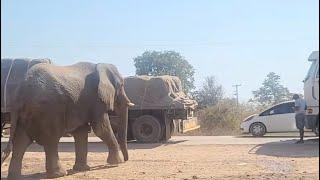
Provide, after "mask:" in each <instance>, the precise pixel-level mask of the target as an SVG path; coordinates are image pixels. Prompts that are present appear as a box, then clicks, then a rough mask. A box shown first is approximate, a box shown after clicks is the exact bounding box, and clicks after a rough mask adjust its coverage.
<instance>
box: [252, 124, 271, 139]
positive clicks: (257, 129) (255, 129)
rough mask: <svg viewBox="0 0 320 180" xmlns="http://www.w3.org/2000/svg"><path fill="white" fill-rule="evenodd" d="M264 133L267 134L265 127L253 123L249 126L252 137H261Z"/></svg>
mask: <svg viewBox="0 0 320 180" xmlns="http://www.w3.org/2000/svg"><path fill="white" fill-rule="evenodd" d="M266 132H267V130H266V127H265V126H264V125H263V124H262V123H253V124H252V125H251V126H250V133H251V134H252V135H253V136H258V137H261V136H263V135H265V134H266Z"/></svg>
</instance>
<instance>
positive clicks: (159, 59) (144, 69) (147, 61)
mask: <svg viewBox="0 0 320 180" xmlns="http://www.w3.org/2000/svg"><path fill="white" fill-rule="evenodd" d="M134 65H135V67H136V74H137V75H149V76H161V75H171V76H178V77H179V78H180V80H181V82H182V86H183V89H184V90H185V91H186V92H187V93H188V92H190V91H191V90H192V89H194V68H193V66H192V65H190V64H189V62H188V61H187V60H186V59H185V58H184V57H183V56H181V55H180V53H178V52H175V51H145V52H144V53H143V54H142V55H141V56H138V57H136V58H134Z"/></svg>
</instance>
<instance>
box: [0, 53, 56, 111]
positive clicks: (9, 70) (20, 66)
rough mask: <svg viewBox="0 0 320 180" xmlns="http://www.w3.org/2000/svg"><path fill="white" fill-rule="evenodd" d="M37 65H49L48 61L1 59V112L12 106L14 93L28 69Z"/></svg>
mask: <svg viewBox="0 0 320 180" xmlns="http://www.w3.org/2000/svg"><path fill="white" fill-rule="evenodd" d="M39 63H47V64H51V60H50V59H27V58H21V59H1V112H10V109H11V108H12V107H13V106H14V104H15V102H13V101H14V100H13V96H14V92H15V91H16V89H17V87H18V86H19V84H20V83H21V82H22V81H23V80H24V79H25V76H26V73H27V71H28V69H29V68H31V67H32V66H34V65H35V64H39Z"/></svg>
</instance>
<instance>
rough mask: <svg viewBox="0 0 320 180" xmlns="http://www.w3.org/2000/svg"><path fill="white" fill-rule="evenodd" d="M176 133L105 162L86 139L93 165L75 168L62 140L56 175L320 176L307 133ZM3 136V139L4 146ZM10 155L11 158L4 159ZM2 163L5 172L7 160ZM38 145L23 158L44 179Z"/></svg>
mask: <svg viewBox="0 0 320 180" xmlns="http://www.w3.org/2000/svg"><path fill="white" fill-rule="evenodd" d="M295 139H296V137H266V138H252V137H231V136H175V137H173V138H172V139H171V140H170V142H168V143H165V144H160V143H159V144H138V143H134V142H132V143H129V148H130V151H129V153H130V160H129V161H128V162H126V163H123V164H120V165H118V166H117V167H114V166H110V165H106V157H107V153H106V148H105V146H104V144H102V143H101V142H100V140H98V139H96V138H90V143H89V154H88V163H89V165H90V166H91V170H90V171H87V172H73V171H72V170H71V169H72V166H73V163H74V152H73V151H74V145H73V143H72V138H63V139H62V140H61V143H60V146H59V149H60V153H59V155H60V159H61V162H62V165H63V167H64V168H65V169H66V170H67V171H68V173H69V175H68V176H66V177H63V178H59V179H131V180H133V179H148V180H149V179H185V180H187V179H189V180H191V179H283V178H286V179H308V180H309V179H319V139H318V138H315V137H309V138H307V140H306V143H305V144H294V142H295ZM5 141H6V139H1V142H3V143H1V147H2V148H3V147H4V145H5V144H6V143H5ZM8 160H9V159H8ZM8 160H7V161H6V162H5V164H4V165H3V166H2V168H1V177H2V178H1V179H5V177H6V176H7V170H8V162H9V161H8ZM44 163H45V156H44V153H43V150H42V147H40V146H38V145H35V144H33V145H32V146H31V147H29V149H28V152H26V154H25V157H24V161H23V174H24V177H25V178H26V179H43V178H45V173H44V172H45V169H44Z"/></svg>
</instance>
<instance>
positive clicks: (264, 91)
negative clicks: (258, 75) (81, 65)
mask: <svg viewBox="0 0 320 180" xmlns="http://www.w3.org/2000/svg"><path fill="white" fill-rule="evenodd" d="M252 93H253V99H251V100H250V101H252V102H256V103H258V104H259V105H262V106H263V107H266V106H270V105H274V104H277V103H280V102H283V101H286V100H290V99H291V97H292V93H290V92H289V90H288V88H286V87H284V86H283V85H281V84H280V76H279V75H277V74H276V73H274V72H270V73H269V74H268V75H267V77H266V79H265V80H264V81H263V83H262V87H260V88H259V89H258V90H256V91H253V92H252Z"/></svg>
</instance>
